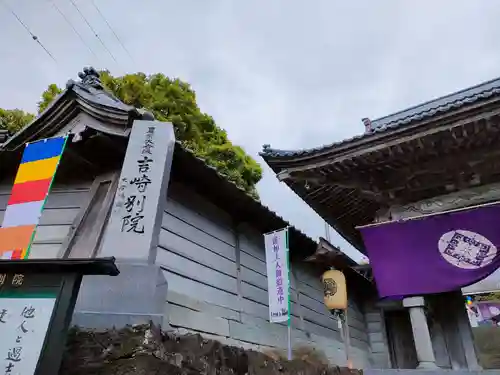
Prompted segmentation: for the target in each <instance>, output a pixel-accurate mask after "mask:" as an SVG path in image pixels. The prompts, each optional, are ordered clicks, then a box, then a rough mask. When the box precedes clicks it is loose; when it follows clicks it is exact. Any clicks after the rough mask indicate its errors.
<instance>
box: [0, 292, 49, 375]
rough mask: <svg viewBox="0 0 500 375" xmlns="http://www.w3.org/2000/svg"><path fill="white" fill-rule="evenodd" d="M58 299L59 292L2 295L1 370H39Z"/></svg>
mask: <svg viewBox="0 0 500 375" xmlns="http://www.w3.org/2000/svg"><path fill="white" fill-rule="evenodd" d="M55 301H56V296H55V295H40V294H39V295H37V294H27V293H26V294H22V293H19V294H18V293H16V294H12V295H10V294H8V293H2V294H0V337H1V339H0V373H2V374H3V373H5V374H22V375H32V374H34V373H35V370H36V367H37V364H38V360H39V358H40V354H41V351H42V348H43V345H44V341H45V336H46V335H47V331H48V328H49V323H50V320H51V317H52V314H53V311H54V306H55Z"/></svg>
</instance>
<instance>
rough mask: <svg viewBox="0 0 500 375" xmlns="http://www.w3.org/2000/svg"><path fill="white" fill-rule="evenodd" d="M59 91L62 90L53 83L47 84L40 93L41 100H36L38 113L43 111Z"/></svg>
mask: <svg viewBox="0 0 500 375" xmlns="http://www.w3.org/2000/svg"><path fill="white" fill-rule="evenodd" d="M61 92H62V90H61V89H60V88H59V87H57V85H56V84H55V83H53V84H51V85H49V87H47V90H45V91H44V92H43V93H42V100H40V101H39V102H38V113H40V112H43V111H44V110H45V108H47V107H48V105H49V104H50V103H52V101H53V100H54V99H55V98H56V96H57V95H59V94H60V93H61Z"/></svg>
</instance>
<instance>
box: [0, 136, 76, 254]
mask: <svg viewBox="0 0 500 375" xmlns="http://www.w3.org/2000/svg"><path fill="white" fill-rule="evenodd" d="M66 139H67V137H57V138H48V139H42V140H39V141H36V142H33V143H28V144H26V147H25V149H24V153H23V157H22V159H21V164H20V166H19V169H18V171H17V175H16V178H15V180H14V186H13V187H12V192H11V195H10V199H9V201H8V203H7V208H6V210H5V215H4V218H3V223H2V228H0V259H25V258H27V257H28V255H29V247H30V246H31V242H32V241H33V237H34V235H35V230H36V226H37V225H38V222H39V220H40V216H41V215H42V210H43V206H44V204H45V201H46V199H47V196H48V194H49V191H50V187H51V185H52V181H53V179H54V176H55V174H56V171H57V167H58V166H59V161H60V159H61V156H62V153H63V151H64V148H65V146H66Z"/></svg>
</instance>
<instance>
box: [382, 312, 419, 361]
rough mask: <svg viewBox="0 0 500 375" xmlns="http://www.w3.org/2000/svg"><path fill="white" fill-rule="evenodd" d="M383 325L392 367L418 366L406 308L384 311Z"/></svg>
mask: <svg viewBox="0 0 500 375" xmlns="http://www.w3.org/2000/svg"><path fill="white" fill-rule="evenodd" d="M384 315H385V327H386V330H387V341H388V344H389V353H390V356H391V362H392V367H393V368H400V369H414V368H416V367H417V366H418V359H417V351H416V349H415V342H414V341H413V332H412V328H411V322H410V316H409V314H408V311H406V310H391V311H385V312H384Z"/></svg>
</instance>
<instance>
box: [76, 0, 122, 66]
mask: <svg viewBox="0 0 500 375" xmlns="http://www.w3.org/2000/svg"><path fill="white" fill-rule="evenodd" d="M69 1H70V3H71V4H72V5H73V6H74V7H75V9H76V11H77V12H78V14H80V16H81V17H82V18H83V20H84V21H85V23H86V24H87V26H88V27H89V29H90V30H91V31H92V32H93V33H94V35H95V37H96V38H97V39H98V40H99V42H101V44H102V46H103V47H104V49H105V50H106V51H107V52H108V53H109V55H110V56H111V58H112V59H113V60H114V61H115V63H117V64H118V65H119V63H118V61H117V60H116V59H115V56H113V54H112V53H111V51H110V50H109V49H108V47H107V46H106V44H104V42H103V41H102V39H101V37H100V36H99V34H97V32H96V31H95V30H94V28H93V27H92V25H91V24H90V22H89V21H88V20H87V18H86V17H85V16H84V15H83V13H82V12H81V11H80V8H78V5H76V4H75V2H74V0H69Z"/></svg>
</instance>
